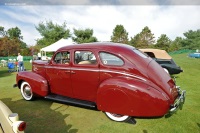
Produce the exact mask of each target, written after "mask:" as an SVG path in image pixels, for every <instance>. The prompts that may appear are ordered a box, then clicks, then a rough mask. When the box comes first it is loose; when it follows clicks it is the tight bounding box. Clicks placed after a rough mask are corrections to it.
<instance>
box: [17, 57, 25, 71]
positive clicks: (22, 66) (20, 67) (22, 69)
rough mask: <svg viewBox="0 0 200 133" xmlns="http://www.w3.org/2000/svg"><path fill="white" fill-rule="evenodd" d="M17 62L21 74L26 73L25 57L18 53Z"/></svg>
mask: <svg viewBox="0 0 200 133" xmlns="http://www.w3.org/2000/svg"><path fill="white" fill-rule="evenodd" d="M17 60H18V66H19V72H20V71H24V63H23V56H21V55H20V53H18V56H17Z"/></svg>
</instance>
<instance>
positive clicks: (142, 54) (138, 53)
mask: <svg viewBox="0 0 200 133" xmlns="http://www.w3.org/2000/svg"><path fill="white" fill-rule="evenodd" d="M133 52H134V53H136V54H137V55H139V56H141V57H142V58H147V55H146V54H144V53H143V52H141V51H139V50H137V49H133Z"/></svg>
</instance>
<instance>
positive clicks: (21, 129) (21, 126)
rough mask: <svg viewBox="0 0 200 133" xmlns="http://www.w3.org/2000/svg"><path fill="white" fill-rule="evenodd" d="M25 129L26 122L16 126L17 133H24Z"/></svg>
mask: <svg viewBox="0 0 200 133" xmlns="http://www.w3.org/2000/svg"><path fill="white" fill-rule="evenodd" d="M25 129H26V122H21V123H20V124H19V126H18V130H19V131H24V130H25Z"/></svg>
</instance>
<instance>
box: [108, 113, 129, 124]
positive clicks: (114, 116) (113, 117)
mask: <svg viewBox="0 0 200 133" xmlns="http://www.w3.org/2000/svg"><path fill="white" fill-rule="evenodd" d="M105 114H106V116H107V117H108V118H110V119H111V120H113V121H118V122H122V121H127V120H129V119H130V118H131V117H130V116H128V115H119V114H114V113H110V112H105Z"/></svg>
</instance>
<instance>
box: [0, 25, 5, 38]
mask: <svg viewBox="0 0 200 133" xmlns="http://www.w3.org/2000/svg"><path fill="white" fill-rule="evenodd" d="M6 34H7V33H6V31H5V30H4V27H3V26H0V37H4V36H6Z"/></svg>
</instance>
